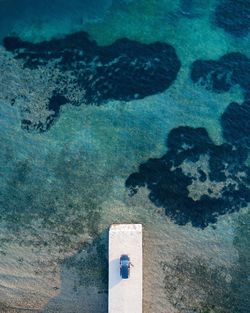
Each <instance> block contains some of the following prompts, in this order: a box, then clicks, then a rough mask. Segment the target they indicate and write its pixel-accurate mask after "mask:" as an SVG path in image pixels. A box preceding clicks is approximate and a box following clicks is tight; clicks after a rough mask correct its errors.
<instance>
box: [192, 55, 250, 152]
mask: <svg viewBox="0 0 250 313" xmlns="http://www.w3.org/2000/svg"><path fill="white" fill-rule="evenodd" d="M249 73H250V59H249V58H248V57H246V56H245V55H243V54H241V53H237V52H234V53H229V54H225V55H224V56H222V57H221V58H220V59H219V60H218V61H216V60H197V61H195V62H194V63H193V64H192V68H191V79H192V81H193V82H195V83H199V84H201V85H204V87H205V88H206V89H209V90H212V91H214V92H227V91H229V90H230V88H231V87H232V86H234V85H236V84H238V85H239V86H240V87H241V88H242V89H243V91H244V93H245V101H244V102H243V103H242V104H238V103H231V104H229V106H228V107H227V109H226V111H225V112H224V113H223V114H222V116H221V126H222V128H223V136H224V138H225V139H226V140H227V141H228V142H229V143H231V144H233V145H236V146H242V145H243V146H244V147H246V148H250V137H249V136H250V135H249V134H250V125H249V120H250V108H249V107H250V104H249V103H250V75H249Z"/></svg>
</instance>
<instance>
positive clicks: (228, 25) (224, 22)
mask: <svg viewBox="0 0 250 313" xmlns="http://www.w3.org/2000/svg"><path fill="white" fill-rule="evenodd" d="M215 23H216V25H217V26H219V27H221V28H223V29H224V30H225V31H226V32H228V33H230V34H232V35H234V36H244V35H247V33H248V31H249V29H250V1H249V0H237V1H236V0H223V1H221V2H220V4H219V5H218V6H217V8H216V10H215Z"/></svg>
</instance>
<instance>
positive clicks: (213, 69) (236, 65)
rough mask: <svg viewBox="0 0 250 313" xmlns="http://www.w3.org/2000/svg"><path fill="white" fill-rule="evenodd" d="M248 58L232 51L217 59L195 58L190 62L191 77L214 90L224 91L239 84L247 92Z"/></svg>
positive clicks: (248, 85)
mask: <svg viewBox="0 0 250 313" xmlns="http://www.w3.org/2000/svg"><path fill="white" fill-rule="evenodd" d="M249 72H250V59H249V58H248V57H246V56H245V55H243V54H241V53H238V52H233V53H229V54H225V55H224V56H222V57H221V58H220V59H219V60H218V61H215V60H196V61H195V62H194V63H193V64H192V68H191V79H192V81H193V82H194V83H200V84H201V85H204V86H205V88H207V89H209V90H212V91H215V92H226V91H229V90H230V88H231V87H232V86H234V85H236V84H239V85H240V86H241V88H242V89H243V90H245V91H246V92H247V90H249V88H250V77H249Z"/></svg>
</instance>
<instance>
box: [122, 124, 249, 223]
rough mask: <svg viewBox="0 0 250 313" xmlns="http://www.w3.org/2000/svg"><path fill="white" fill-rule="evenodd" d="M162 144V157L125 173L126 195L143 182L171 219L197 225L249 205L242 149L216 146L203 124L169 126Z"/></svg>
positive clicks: (213, 220) (156, 202)
mask: <svg viewBox="0 0 250 313" xmlns="http://www.w3.org/2000/svg"><path fill="white" fill-rule="evenodd" d="M167 146H168V151H167V153H166V154H165V155H163V156H162V157H161V158H158V159H157V158H155V159H149V160H148V161H147V162H145V163H143V164H141V165H140V166H139V171H138V172H137V173H133V174H131V175H130V176H129V177H128V179H127V180H126V183H125V185H126V187H127V188H128V189H129V191H130V195H131V196H133V195H134V194H136V193H137V192H138V189H139V188H140V187H143V186H146V187H147V188H148V189H149V191H150V192H149V199H150V200H151V201H152V202H153V203H154V204H155V205H156V206H158V207H163V208H164V209H165V213H166V215H167V216H169V217H170V218H171V219H172V220H173V221H174V222H175V223H177V224H179V225H185V224H187V223H188V222H191V224H192V225H193V226H194V227H199V228H205V227H206V226H208V225H209V223H215V222H216V221H217V217H218V216H219V215H223V214H226V213H230V212H234V211H238V210H239V209H240V208H241V207H244V206H246V205H247V203H249V201H250V190H249V188H248V183H249V182H248V174H249V168H248V167H246V166H245V165H244V161H245V160H246V158H247V155H246V153H245V151H244V150H241V149H235V148H234V147H233V146H231V145H229V144H222V145H215V144H214V143H213V142H212V140H211V139H210V138H209V136H208V133H207V131H206V130H205V129H204V128H192V127H187V126H181V127H178V128H175V129H173V130H172V131H171V132H170V133H169V136H168V141H167ZM244 173H247V174H244Z"/></svg>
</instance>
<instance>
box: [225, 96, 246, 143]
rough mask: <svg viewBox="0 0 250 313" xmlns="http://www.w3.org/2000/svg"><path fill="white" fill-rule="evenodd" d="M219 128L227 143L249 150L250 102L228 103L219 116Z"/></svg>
mask: <svg viewBox="0 0 250 313" xmlns="http://www.w3.org/2000/svg"><path fill="white" fill-rule="evenodd" d="M221 126H222V129H223V136H224V138H225V139H226V140H227V141H228V142H230V143H232V144H234V145H236V146H243V147H246V148H248V149H250V100H246V101H244V102H243V103H242V104H238V103H236V102H232V103H230V104H229V106H228V107H227V108H226V110H225V112H224V113H223V114H222V116H221Z"/></svg>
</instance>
